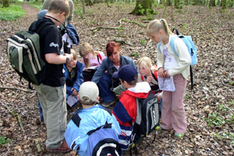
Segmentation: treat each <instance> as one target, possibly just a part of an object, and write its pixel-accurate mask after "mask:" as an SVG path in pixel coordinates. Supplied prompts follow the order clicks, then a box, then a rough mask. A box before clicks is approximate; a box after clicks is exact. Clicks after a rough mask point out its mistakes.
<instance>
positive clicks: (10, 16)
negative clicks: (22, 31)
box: [0, 5, 25, 21]
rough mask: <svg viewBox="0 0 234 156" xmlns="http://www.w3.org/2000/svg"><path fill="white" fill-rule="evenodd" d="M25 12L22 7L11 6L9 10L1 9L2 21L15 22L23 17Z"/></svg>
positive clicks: (0, 17) (0, 16)
mask: <svg viewBox="0 0 234 156" xmlns="http://www.w3.org/2000/svg"><path fill="white" fill-rule="evenodd" d="M24 14H25V11H24V10H23V9H22V6H21V5H10V7H7V8H0V19H1V20H6V21H14V20H16V19H18V18H20V17H23V16H24Z"/></svg>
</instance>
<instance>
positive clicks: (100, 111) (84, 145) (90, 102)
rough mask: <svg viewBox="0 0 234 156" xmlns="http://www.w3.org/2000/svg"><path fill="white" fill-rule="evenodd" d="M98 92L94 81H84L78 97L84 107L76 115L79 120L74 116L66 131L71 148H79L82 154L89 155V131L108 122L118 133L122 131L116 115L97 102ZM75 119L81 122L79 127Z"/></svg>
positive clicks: (78, 150)
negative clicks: (75, 124)
mask: <svg viewBox="0 0 234 156" xmlns="http://www.w3.org/2000/svg"><path fill="white" fill-rule="evenodd" d="M98 94H99V90H98V87H97V85H96V84H95V83H94V82H90V81H87V82H84V83H82V84H81V86H80V91H79V96H78V98H79V100H80V102H81V105H82V107H83V108H82V109H80V110H78V111H77V114H76V115H75V117H76V118H78V119H79V121H77V120H74V119H75V118H74V117H73V120H71V121H70V122H69V123H68V125H67V129H66V132H65V139H66V142H67V144H68V145H69V146H70V148H72V149H73V150H77V153H78V154H79V155H80V156H87V155H88V153H87V150H88V139H89V135H88V134H87V133H88V132H90V131H91V130H95V129H96V128H98V127H100V126H102V125H105V124H106V123H108V124H110V123H111V124H112V127H111V128H112V129H114V131H115V132H116V134H117V135H118V134H119V133H120V127H119V124H118V122H117V121H116V119H115V117H114V116H112V115H111V114H110V113H109V112H107V111H106V110H104V108H103V107H102V106H100V105H98V104H96V103H97V102H98V99H99V97H98ZM74 121H75V122H76V123H79V127H77V126H74Z"/></svg>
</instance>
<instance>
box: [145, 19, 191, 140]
mask: <svg viewBox="0 0 234 156" xmlns="http://www.w3.org/2000/svg"><path fill="white" fill-rule="evenodd" d="M172 35H173V34H172V32H171V31H170V29H169V27H168V24H167V22H166V20H165V19H160V20H157V19H156V20H153V21H151V22H150V23H149V24H148V26H147V36H148V37H151V39H152V40H153V41H154V42H156V43H159V42H162V44H161V46H160V47H159V48H160V49H161V51H162V52H161V53H160V52H158V53H157V66H158V76H159V77H160V78H162V79H168V78H170V77H171V76H173V78H172V79H173V83H174V86H175V91H174V92H172V91H163V104H162V117H161V124H160V126H158V127H157V129H167V130H168V129H173V130H175V137H178V138H182V137H183V136H184V133H185V131H186V128H187V122H186V119H185V111H184V107H183V99H184V94H185V89H186V84H187V80H186V79H187V78H188V76H189V65H190V63H191V58H190V56H189V52H188V49H187V47H186V45H185V44H184V42H183V41H182V40H181V39H180V38H176V39H175V42H174V44H175V49H176V51H177V54H178V56H176V55H175V53H174V52H173V50H172V47H171V46H170V40H171V37H172Z"/></svg>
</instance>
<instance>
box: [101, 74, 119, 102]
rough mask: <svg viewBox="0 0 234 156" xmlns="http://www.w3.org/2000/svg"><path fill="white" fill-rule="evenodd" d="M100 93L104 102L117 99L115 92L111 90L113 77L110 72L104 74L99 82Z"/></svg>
mask: <svg viewBox="0 0 234 156" xmlns="http://www.w3.org/2000/svg"><path fill="white" fill-rule="evenodd" d="M98 88H99V92H100V93H99V94H100V97H101V98H102V99H103V101H104V102H111V101H113V100H114V99H115V95H114V93H113V92H112V91H111V88H112V79H111V77H110V76H109V75H108V74H106V73H105V74H103V76H102V78H101V80H100V81H99V82H98Z"/></svg>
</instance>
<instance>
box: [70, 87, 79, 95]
mask: <svg viewBox="0 0 234 156" xmlns="http://www.w3.org/2000/svg"><path fill="white" fill-rule="evenodd" d="M71 91H73V92H72V95H73V96H77V95H78V92H77V91H76V90H75V89H74V88H72V89H71Z"/></svg>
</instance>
